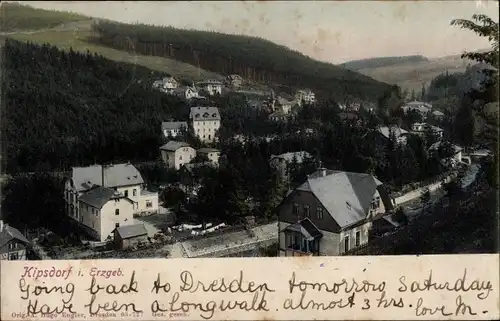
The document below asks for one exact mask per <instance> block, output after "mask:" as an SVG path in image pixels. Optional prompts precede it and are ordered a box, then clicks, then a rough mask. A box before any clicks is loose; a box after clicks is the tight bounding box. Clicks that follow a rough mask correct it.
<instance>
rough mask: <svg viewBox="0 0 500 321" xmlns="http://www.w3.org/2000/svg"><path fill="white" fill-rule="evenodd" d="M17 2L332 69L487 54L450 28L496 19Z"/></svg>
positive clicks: (367, 7)
mask: <svg viewBox="0 0 500 321" xmlns="http://www.w3.org/2000/svg"><path fill="white" fill-rule="evenodd" d="M19 2H21V3H25V4H28V5H31V6H33V7H37V8H43V9H54V10H62V11H72V12H77V13H82V14H85V15H89V16H93V17H99V18H105V19H111V20H116V21H120V22H126V23H135V22H140V23H147V24H154V25H164V26H172V27H176V28H183V29H184V28H187V29H198V30H212V31H219V32H224V33H232V34H245V35H249V36H258V37H261V38H265V39H268V40H271V41H273V42H276V43H278V44H281V45H285V46H287V47H289V48H292V49H294V50H298V51H300V52H302V53H304V54H306V55H308V56H310V57H313V58H315V59H318V60H321V61H326V62H331V63H343V62H346V61H349V60H356V59H364V58H371V57H382V56H406V55H424V56H426V57H429V58H434V57H442V56H448V55H457V54H461V53H462V52H463V51H465V50H467V51H470V50H478V49H485V48H488V47H489V43H488V41H487V39H484V38H480V37H478V36H477V35H476V34H474V33H473V32H471V31H468V30H461V29H460V28H459V27H458V26H455V27H453V26H451V25H450V22H451V20H453V19H457V18H464V19H470V18H471V17H472V15H473V14H474V13H484V14H487V15H488V16H490V17H491V18H492V19H494V20H495V21H497V22H498V15H499V13H498V2H495V1H493V0H482V1H476V0H467V1H452V0H448V1H369V0H367V1H245V2H243V1H223V2H222V1H221V2H217V1H203V2H197V1H178V2H177V1H172V2H171V1H165V2H161V1H140V2H135V1H95V2H87V1H74V2H73V1H19Z"/></svg>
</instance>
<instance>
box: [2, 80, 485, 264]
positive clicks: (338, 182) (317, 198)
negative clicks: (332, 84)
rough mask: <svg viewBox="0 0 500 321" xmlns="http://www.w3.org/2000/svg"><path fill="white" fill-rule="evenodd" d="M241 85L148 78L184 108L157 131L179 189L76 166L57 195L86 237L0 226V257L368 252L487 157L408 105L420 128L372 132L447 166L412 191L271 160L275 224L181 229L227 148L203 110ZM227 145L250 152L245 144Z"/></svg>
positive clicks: (300, 104) (302, 99)
mask: <svg viewBox="0 0 500 321" xmlns="http://www.w3.org/2000/svg"><path fill="white" fill-rule="evenodd" d="M244 82H245V81H244V79H243V78H242V77H240V76H238V75H230V76H228V77H227V78H226V80H225V81H224V82H223V81H217V80H211V79H209V80H206V81H204V82H200V83H197V84H196V85H194V84H193V85H191V86H184V87H183V86H180V85H179V83H178V82H177V81H176V79H175V78H173V77H165V78H163V79H161V80H157V81H155V82H154V83H153V87H154V88H155V89H156V90H159V91H162V92H163V93H165V95H178V96H180V97H182V99H183V100H185V102H186V108H189V109H190V112H189V119H175V120H169V121H162V122H161V129H160V128H159V129H158V130H161V133H162V135H163V137H164V142H165V143H164V144H163V145H162V146H158V153H159V156H160V159H161V161H162V162H163V165H164V166H165V168H168V169H170V170H173V171H176V172H178V173H179V175H180V180H179V182H178V183H174V184H168V185H162V186H160V187H159V189H156V190H155V191H150V190H148V189H147V187H146V186H147V185H148V184H147V182H146V181H145V180H144V178H143V176H142V174H141V172H140V171H139V170H138V169H137V168H136V167H135V166H134V165H132V164H130V163H122V164H96V165H93V166H89V167H74V168H72V170H71V173H70V174H69V177H67V178H66V180H65V187H64V192H63V193H61V198H63V199H64V202H65V204H66V208H65V210H66V214H67V216H68V217H69V218H70V219H71V221H73V223H74V225H73V226H74V228H75V230H77V231H78V233H81V235H85V236H84V237H82V241H81V243H80V244H77V245H72V246H67V245H66V246H57V245H53V244H52V243H53V242H54V241H53V239H54V238H55V239H57V235H54V234H53V233H52V232H51V231H42V232H40V231H37V234H36V237H35V238H34V239H31V240H30V241H29V240H28V239H27V237H26V236H25V235H23V233H22V232H21V231H19V230H17V229H15V228H13V227H11V226H9V225H8V224H7V223H4V222H3V221H2V225H1V236H2V238H1V239H2V245H3V244H4V243H8V244H9V247H8V251H7V252H5V253H3V254H2V256H3V259H9V260H15V259H29V258H39V259H40V258H41V259H83V258H106V257H116V256H117V255H118V256H119V257H120V256H122V257H165V258H176V257H223V256H248V255H251V256H261V255H267V256H302V255H345V254H349V253H351V252H355V251H356V249H360V248H363V247H364V246H366V245H367V243H368V242H369V241H370V238H371V237H369V236H370V235H372V233H378V234H379V235H381V234H384V235H389V234H391V233H394V231H397V230H398V229H399V228H400V227H401V225H404V224H408V221H410V220H417V219H418V216H419V215H421V214H422V213H423V207H425V206H427V205H428V204H432V203H435V202H438V200H440V199H441V198H442V197H443V196H444V195H443V192H442V190H443V188H444V186H445V184H446V183H448V182H450V181H452V180H453V179H454V178H455V177H456V176H457V174H458V173H459V172H460V173H462V176H465V180H462V184H463V186H462V187H464V188H466V187H467V186H468V185H469V184H471V183H472V182H473V181H474V176H475V174H476V172H477V165H476V162H477V160H478V159H479V158H481V157H488V156H490V154H491V152H489V151H485V150H478V149H475V150H474V149H468V150H464V149H463V148H461V147H460V146H457V145H455V144H452V143H450V142H449V141H447V140H446V139H444V137H445V136H444V134H443V133H444V130H443V129H441V128H440V127H438V126H437V125H438V124H439V123H440V122H441V121H443V117H444V113H443V112H441V111H439V110H437V109H433V107H432V105H431V104H429V103H426V102H420V101H408V102H406V103H405V104H404V105H403V106H402V107H401V112H402V113H404V114H415V115H417V116H418V118H419V119H422V120H424V122H415V123H412V124H411V126H410V127H409V128H406V129H404V128H401V127H399V126H396V125H394V126H378V127H376V128H374V129H373V133H374V134H375V137H376V139H377V140H378V141H381V142H382V143H383V144H386V143H387V142H389V141H391V140H394V142H395V143H396V144H397V145H400V146H405V145H406V144H407V143H408V138H410V137H411V136H413V135H416V136H419V137H423V138H424V139H426V137H427V139H430V138H428V137H432V139H433V140H434V141H433V143H432V144H431V145H430V147H429V149H428V152H429V153H430V154H435V155H438V156H437V157H438V158H439V160H440V162H441V165H442V167H441V169H442V170H441V172H440V173H439V174H438V175H436V177H434V178H433V180H431V181H427V182H414V183H412V184H411V185H412V186H405V188H403V189H401V190H397V191H391V193H389V192H388V190H387V189H386V188H384V182H381V181H380V180H378V179H377V177H375V176H374V175H373V174H369V173H355V172H349V171H342V170H332V169H328V168H324V167H322V165H321V160H318V159H315V157H314V156H313V155H311V153H310V152H307V151H305V150H286V151H285V152H284V153H282V154H279V155H272V156H271V157H270V159H269V160H268V161H269V164H270V166H271V168H272V169H273V170H274V171H275V172H276V175H277V177H278V179H279V181H280V182H283V183H284V184H285V185H286V186H287V190H286V191H285V193H284V194H283V195H282V196H281V199H280V200H279V201H278V203H277V204H278V205H277V206H276V208H275V209H274V211H276V213H277V220H275V221H274V220H270V221H267V222H256V219H255V217H253V216H246V217H244V220H243V221H242V222H239V223H238V224H236V225H230V224H228V223H227V222H224V221H220V220H219V221H215V220H214V221H209V220H203V221H199V220H197V221H196V222H194V221H189V220H186V218H188V217H189V216H182V217H183V219H182V218H181V219H179V218H177V217H178V216H179V215H182V213H183V211H184V212H185V211H187V210H186V209H185V208H183V207H184V206H186V204H189V203H190V202H191V201H192V200H193V199H196V197H197V192H198V191H199V189H200V181H201V179H202V176H203V173H202V172H200V171H199V170H200V169H203V168H218V167H219V166H221V163H222V166H224V162H225V161H224V159H225V157H224V154H225V151H224V149H220V148H219V144H218V137H219V136H218V133H219V130H220V128H221V124H222V121H221V114H220V112H219V109H218V107H217V106H212V105H210V103H211V98H212V97H214V96H221V95H224V94H225V93H228V92H231V91H239V90H242V89H241V88H244ZM283 95H286V94H283ZM200 102H202V103H200ZM247 104H248V108H259V109H263V110H265V111H266V112H267V113H268V117H269V119H270V120H272V121H273V122H287V121H290V120H291V119H293V118H294V117H295V116H297V111H298V110H300V108H304V106H305V107H307V108H314V106H315V104H316V101H315V94H314V93H313V92H312V91H311V90H308V89H304V90H299V91H297V92H296V95H295V96H294V97H287V98H284V97H282V96H280V95H275V93H274V91H272V90H271V91H270V92H269V93H267V94H266V93H263V94H262V95H261V96H260V100H259V99H255V98H253V99H247ZM337 107H338V116H339V117H340V119H341V121H345V122H352V124H353V126H360V125H361V122H360V121H359V118H360V116H359V115H360V109H362V108H366V107H364V106H362V105H361V103H356V102H346V103H344V104H339V105H338V106H337ZM366 112H368V114H369V113H371V112H373V109H372V108H369V109H368V110H366ZM425 121H428V122H425ZM311 133H312V129H310V128H303V132H302V133H301V132H300V130H299V131H298V132H297V133H296V134H298V135H307V134H311ZM188 137H191V138H194V139H195V140H196V141H197V146H198V147H196V148H195V147H194V146H192V144H190V143H189V142H188V141H187V138H188ZM233 139H234V140H235V141H236V142H237V143H239V144H242V145H244V144H245V139H244V138H243V137H241V135H235V136H234V137H233ZM257 139H264V140H267V141H269V140H272V139H273V138H272V137H271V138H270V137H260V138H257ZM274 139H276V138H274ZM307 161H308V162H309V163H310V164H311V163H312V164H313V166H314V167H315V168H314V171H312V172H308V173H307V176H306V180H305V181H303V182H300V183H299V184H298V185H297V186H296V187H292V186H291V185H290V175H291V174H290V171H291V169H290V167H292V166H295V167H297V166H301V165H302V164H303V163H304V162H307ZM464 173H465V174H464ZM172 188H175V189H178V190H180V191H182V195H183V197H184V199H183V200H182V201H180V203H182V205H180V206H174V207H172V206H169V205H168V204H166V202H164V201H162V200H161V197H159V195H160V194H161V193H163V192H164V191H165V190H168V189H172ZM422 202H423V203H422ZM419 203H422V204H420V206H419ZM401 213H404V214H401ZM402 216H403V217H404V218H403V217H402ZM266 251H267V252H266ZM263 253H264V254H263ZM266 253H267V254H266Z"/></svg>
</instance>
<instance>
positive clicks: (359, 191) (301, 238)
mask: <svg viewBox="0 0 500 321" xmlns="http://www.w3.org/2000/svg"><path fill="white" fill-rule="evenodd" d="M390 208H392V203H391V202H390V198H389V197H388V195H387V193H386V191H385V189H384V188H383V184H382V183H381V182H380V181H379V180H377V179H376V178H375V177H374V176H372V175H370V174H364V173H350V172H339V171H331V170H327V169H324V168H320V169H319V170H318V171H317V172H315V173H314V174H312V175H310V176H309V178H308V180H307V181H306V182H304V183H303V184H302V185H301V186H299V187H298V188H296V189H295V190H293V191H292V192H291V193H290V194H289V195H288V196H287V197H286V198H285V199H284V200H283V201H282V203H281V204H280V205H279V206H278V209H277V210H278V216H279V222H278V228H279V251H280V256H304V255H313V256H324V255H326V256H336V255H340V254H343V253H345V252H347V251H350V250H352V249H354V248H357V247H359V246H362V245H364V244H366V243H367V242H368V241H369V232H370V229H371V225H372V221H373V219H374V218H375V217H377V216H378V215H380V214H382V213H385V212H386V210H388V209H390Z"/></svg>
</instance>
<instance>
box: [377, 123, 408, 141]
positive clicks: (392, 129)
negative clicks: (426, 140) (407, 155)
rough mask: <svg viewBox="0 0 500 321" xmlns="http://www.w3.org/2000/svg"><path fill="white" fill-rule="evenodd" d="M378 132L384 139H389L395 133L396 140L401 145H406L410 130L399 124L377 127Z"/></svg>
mask: <svg viewBox="0 0 500 321" xmlns="http://www.w3.org/2000/svg"><path fill="white" fill-rule="evenodd" d="M377 132H378V133H379V134H380V137H382V139H389V138H390V137H391V133H394V136H395V137H396V141H397V142H398V144H401V145H405V144H406V142H407V139H408V137H407V136H408V131H406V130H404V129H403V128H401V127H398V126H381V127H379V128H378V129H377Z"/></svg>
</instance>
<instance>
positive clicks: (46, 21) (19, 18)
mask: <svg viewBox="0 0 500 321" xmlns="http://www.w3.org/2000/svg"><path fill="white" fill-rule="evenodd" d="M89 19H90V18H89V17H85V16H83V15H79V14H76V13H70V12H57V11H50V10H41V9H36V10H35V9H33V8H31V7H27V6H23V5H20V4H17V3H3V4H2V5H1V7H0V30H1V31H3V32H9V31H18V30H40V29H47V28H53V27H56V26H58V25H61V24H64V23H68V22H75V21H82V20H89Z"/></svg>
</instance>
